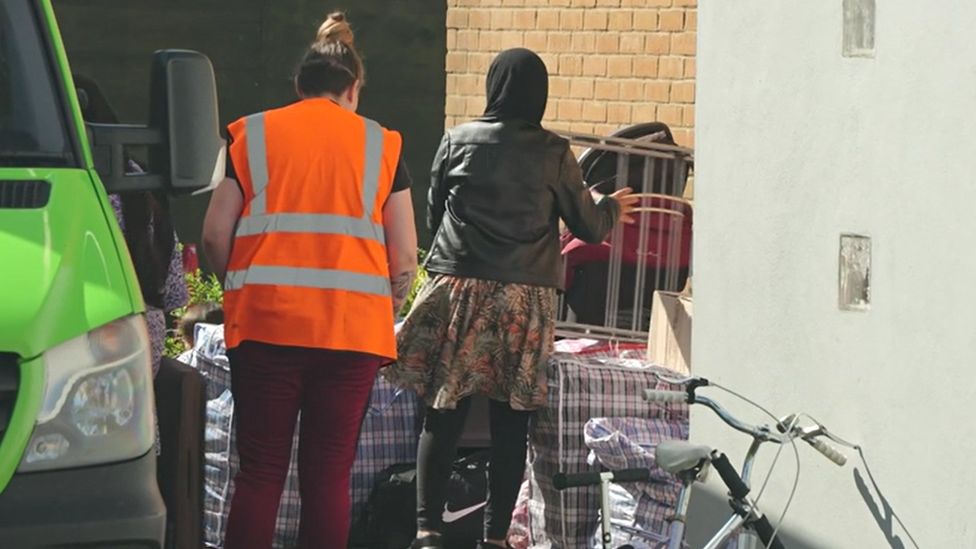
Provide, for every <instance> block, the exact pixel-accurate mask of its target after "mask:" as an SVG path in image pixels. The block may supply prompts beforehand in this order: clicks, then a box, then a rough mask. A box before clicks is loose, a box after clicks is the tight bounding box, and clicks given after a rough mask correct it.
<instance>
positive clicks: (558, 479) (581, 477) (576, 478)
mask: <svg viewBox="0 0 976 549" xmlns="http://www.w3.org/2000/svg"><path fill="white" fill-rule="evenodd" d="M594 484H600V473H570V474H566V473H556V474H555V475H553V476H552V486H553V488H555V489H556V490H565V489H566V488H575V487H577V486H593V485H594Z"/></svg>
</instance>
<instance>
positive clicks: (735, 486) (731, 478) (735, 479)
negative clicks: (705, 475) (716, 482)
mask: <svg viewBox="0 0 976 549" xmlns="http://www.w3.org/2000/svg"><path fill="white" fill-rule="evenodd" d="M712 466H713V467H715V470H716V471H718V474H719V476H720V477H722V481H723V482H725V485H726V486H728V488H729V494H730V495H731V496H732V497H733V498H734V499H742V498H744V497H746V496H748V495H749V487H748V486H746V483H745V482H742V477H740V476H739V473H738V472H737V471H736V470H735V467H733V466H732V464H731V463H729V458H727V457H726V456H725V454H719V455H718V456H713V457H712Z"/></svg>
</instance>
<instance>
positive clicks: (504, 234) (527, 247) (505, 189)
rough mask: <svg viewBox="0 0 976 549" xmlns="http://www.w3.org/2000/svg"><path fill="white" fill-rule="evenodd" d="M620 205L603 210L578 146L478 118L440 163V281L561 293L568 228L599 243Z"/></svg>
mask: <svg viewBox="0 0 976 549" xmlns="http://www.w3.org/2000/svg"><path fill="white" fill-rule="evenodd" d="M619 210H620V208H619V206H618V205H617V202H616V201H615V200H613V199H611V198H609V197H604V198H603V199H601V200H600V201H599V202H594V201H593V198H592V195H591V194H590V192H589V191H588V190H587V189H586V188H585V187H584V185H583V180H582V176H581V175H580V169H579V165H578V164H577V162H576V158H575V157H574V156H573V154H572V151H570V149H569V142H568V141H566V140H565V139H563V138H561V137H559V136H557V135H555V134H554V133H552V132H549V131H546V130H544V129H542V128H540V127H539V126H535V125H532V124H529V123H527V122H521V121H518V120H505V121H491V120H476V121H473V122H468V123H465V124H462V125H460V126H457V127H455V128H453V129H451V130H449V131H448V132H447V133H446V134H445V135H444V138H443V139H442V140H441V145H440V147H439V148H438V150H437V155H436V156H435V157H434V166H433V170H432V174H431V186H430V192H429V193H428V200H427V224H428V226H429V227H430V229H431V231H432V232H433V233H434V242H433V245H432V246H431V250H430V254H429V255H428V258H427V262H426V267H427V269H428V270H429V271H431V272H434V273H443V274H449V275H455V276H462V277H468V278H480V279H486V280H495V281H499V282H509V283H518V284H528V285H533V286H548V287H556V288H558V287H560V286H561V284H562V278H563V277H562V260H561V257H560V248H559V220H560V218H561V219H563V221H564V222H565V223H566V226H567V227H568V228H569V230H570V231H572V233H573V234H574V235H575V236H576V237H578V238H580V239H582V240H585V241H587V242H591V243H598V242H601V241H603V239H604V238H606V236H607V234H608V233H609V232H610V230H611V229H612V228H613V226H614V224H615V223H616V222H617V217H618V215H619Z"/></svg>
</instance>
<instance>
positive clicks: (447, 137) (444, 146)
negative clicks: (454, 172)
mask: <svg viewBox="0 0 976 549" xmlns="http://www.w3.org/2000/svg"><path fill="white" fill-rule="evenodd" d="M450 154H451V134H450V133H445V134H444V137H443V138H441V144H440V146H439V147H437V152H436V153H434V164H433V166H431V169H430V189H428V190H427V227H428V228H429V229H430V232H431V234H437V229H439V228H440V226H441V221H442V220H443V219H444V212H446V211H447V204H446V202H447V192H448V188H447V182H446V181H445V180H444V179H445V175H446V172H447V162H448V157H449V156H450Z"/></svg>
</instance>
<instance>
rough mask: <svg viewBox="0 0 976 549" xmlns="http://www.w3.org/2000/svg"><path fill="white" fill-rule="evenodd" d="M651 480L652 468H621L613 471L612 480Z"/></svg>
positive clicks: (620, 481) (618, 481)
mask: <svg viewBox="0 0 976 549" xmlns="http://www.w3.org/2000/svg"><path fill="white" fill-rule="evenodd" d="M649 480H651V470H650V469H621V470H619V471H613V478H612V479H611V482H616V483H622V482H647V481H649Z"/></svg>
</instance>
